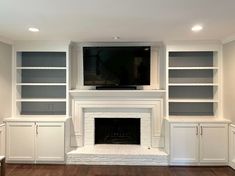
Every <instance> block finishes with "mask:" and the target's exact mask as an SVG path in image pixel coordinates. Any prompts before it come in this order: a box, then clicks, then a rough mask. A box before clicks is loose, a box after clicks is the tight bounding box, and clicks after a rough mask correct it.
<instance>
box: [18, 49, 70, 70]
mask: <svg viewBox="0 0 235 176" xmlns="http://www.w3.org/2000/svg"><path fill="white" fill-rule="evenodd" d="M21 59H22V60H21V67H66V53H65V52H22V56H21Z"/></svg>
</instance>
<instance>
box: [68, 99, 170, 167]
mask: <svg viewBox="0 0 235 176" xmlns="http://www.w3.org/2000/svg"><path fill="white" fill-rule="evenodd" d="M72 112H73V113H72V127H71V146H72V147H74V148H75V150H73V151H71V152H69V153H68V154H67V164H117V165H122V164H125V165H167V164H168V156H167V154H166V153H165V152H164V151H163V150H164V133H163V131H164V128H163V125H162V123H163V99H162V98H156V97H155V98H136V97H128V98H122V97H103V96H101V97H97V96H96V97H94V96H93V97H86V98H84V97H83V98H82V99H81V98H78V97H76V96H74V97H73V100H72ZM95 118H139V119H140V145H117V144H115V145H113V144H105V145H104V144H99V145H95V135H94V134H95Z"/></svg>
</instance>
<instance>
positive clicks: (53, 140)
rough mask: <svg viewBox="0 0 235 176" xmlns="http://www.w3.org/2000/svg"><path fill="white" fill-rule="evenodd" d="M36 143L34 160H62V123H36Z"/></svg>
mask: <svg viewBox="0 0 235 176" xmlns="http://www.w3.org/2000/svg"><path fill="white" fill-rule="evenodd" d="M36 144H37V145H36V161H38V162H44V161H45V162H46V161H64V123H37V124H36Z"/></svg>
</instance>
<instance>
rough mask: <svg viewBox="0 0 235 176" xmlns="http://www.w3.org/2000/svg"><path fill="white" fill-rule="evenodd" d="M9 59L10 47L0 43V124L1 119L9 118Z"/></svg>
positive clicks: (10, 82)
mask: <svg viewBox="0 0 235 176" xmlns="http://www.w3.org/2000/svg"><path fill="white" fill-rule="evenodd" d="M11 59H12V46H11V45H9V44H5V43H2V42H0V123H2V121H3V118H5V117H9V116H11V106H12V104H11V98H12V97H11V95H12V92H11V90H12V87H11V85H12V79H11V69H12V65H11Z"/></svg>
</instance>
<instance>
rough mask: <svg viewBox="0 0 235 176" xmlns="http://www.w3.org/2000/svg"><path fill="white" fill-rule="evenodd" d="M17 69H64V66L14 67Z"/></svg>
mask: <svg viewBox="0 0 235 176" xmlns="http://www.w3.org/2000/svg"><path fill="white" fill-rule="evenodd" d="M16 69H17V70H34V69H35V70H43V69H44V70H46V69H48V70H66V69H67V68H66V67H16Z"/></svg>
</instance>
